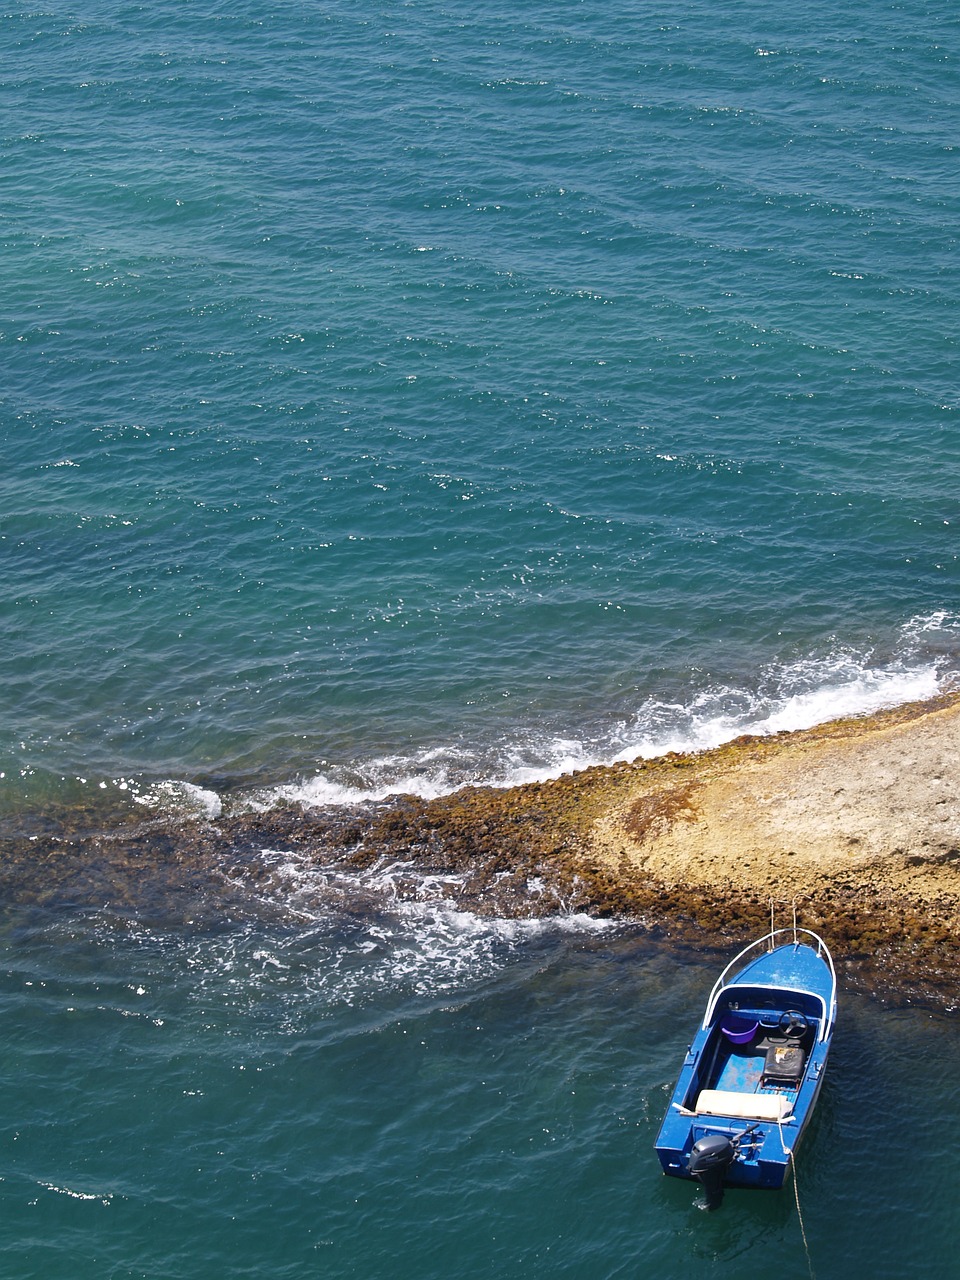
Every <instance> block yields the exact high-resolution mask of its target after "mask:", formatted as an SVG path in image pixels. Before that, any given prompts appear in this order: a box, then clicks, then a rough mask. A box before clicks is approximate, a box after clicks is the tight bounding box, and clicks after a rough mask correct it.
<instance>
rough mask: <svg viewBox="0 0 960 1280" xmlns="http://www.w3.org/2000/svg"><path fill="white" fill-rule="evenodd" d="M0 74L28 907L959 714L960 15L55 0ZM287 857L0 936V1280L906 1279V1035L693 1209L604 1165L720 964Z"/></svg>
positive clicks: (945, 1067) (6, 476)
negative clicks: (780, 1158)
mask: <svg viewBox="0 0 960 1280" xmlns="http://www.w3.org/2000/svg"><path fill="white" fill-rule="evenodd" d="M0 55H2V60H0V162H2V163H0V173H2V179H3V180H2V193H3V198H2V200H0V271H2V274H0V283H2V289H0V639H2V644H0V832H2V834H3V835H4V837H5V838H6V839H7V840H8V846H9V849H10V850H11V852H9V853H8V854H6V855H5V857H7V858H8V859H11V858H12V859H13V860H14V861H16V862H17V865H18V866H19V867H20V869H21V872H22V871H23V869H24V867H26V869H27V870H29V867H30V851H29V843H30V839H31V837H30V836H29V835H28V834H25V833H28V832H30V831H36V830H39V829H41V828H42V827H43V824H44V823H52V822H57V823H63V822H64V821H67V820H68V818H69V815H70V814H79V813H82V814H83V815H84V821H85V823H86V824H87V826H88V828H89V827H90V826H91V824H92V826H93V828H94V829H95V830H98V831H99V837H98V838H99V839H100V840H101V842H102V844H103V845H104V847H107V846H109V845H110V842H111V841H112V840H115V838H116V837H117V832H118V830H119V829H120V825H123V827H124V829H128V828H129V825H130V823H131V822H133V821H134V820H139V818H140V817H142V818H143V820H144V822H146V823H150V822H157V823H160V822H166V823H170V822H176V821H178V818H179V816H181V815H184V814H187V815H191V814H197V813H199V814H202V815H206V816H208V817H210V818H211V819H215V818H216V817H217V815H218V814H219V813H221V812H222V811H224V810H225V809H227V810H234V811H235V810H237V809H242V808H244V807H246V808H251V807H253V808H264V809H269V808H270V807H271V806H274V805H277V804H289V803H291V802H294V803H296V802H306V803H321V804H324V805H337V804H344V805H349V804H351V803H356V802H362V801H365V800H370V799H380V798H383V797H385V796H388V795H390V794H392V793H394V792H398V791H407V792H410V791H413V792H416V793H418V794H421V795H423V796H432V795H438V794H442V793H444V792H446V791H449V790H451V789H453V788H456V787H458V786H460V785H463V784H464V783H471V782H481V783H495V784H509V783H511V782H517V781H523V780H527V779H534V778H544V777H550V776H555V775H557V774H559V773H561V772H564V771H567V770H570V769H574V768H579V767H583V766H584V765H586V764H589V763H595V762H604V761H613V760H617V759H633V758H635V757H637V756H641V755H656V754H659V753H661V752H663V751H666V750H671V749H679V750H685V749H696V748H699V747H705V746H710V745H714V744H716V743H719V742H722V741H725V740H728V739H730V738H732V737H734V736H736V735H738V734H740V733H743V732H747V731H749V732H759V733H763V732H772V731H777V730H780V729H791V728H799V727H805V726H808V725H812V724H816V723H820V722H822V721H825V720H827V719H830V718H832V717H835V716H838V715H843V714H851V713H859V712H866V711H869V710H872V709H876V708H880V707H884V706H891V705H896V704H898V703H902V702H904V701H909V700H912V699H918V698H925V697H929V696H932V695H933V694H935V693H936V692H938V691H940V690H945V689H953V688H956V687H958V684H960V561H958V551H960V544H958V532H960V429H958V427H960V423H958V407H960V350H958V337H960V271H958V253H957V250H958V234H960V230H958V229H960V168H958V166H960V16H958V13H957V10H956V7H955V6H954V5H950V4H948V3H946V0H902V2H898V3H890V2H887V0H882V2H881V3H877V4H870V5H863V4H860V3H858V4H853V3H851V2H850V0H840V2H839V3H836V2H834V3H830V4H827V3H824V2H823V0H798V3H796V4H792V5H789V6H772V5H769V4H760V3H751V2H749V0H748V2H746V3H743V4H735V5H726V6H720V5H717V4H710V3H706V0H700V2H693V0H681V2H680V3H679V4H677V5H674V6H659V7H658V6H654V5H650V4H644V3H638V2H637V0H609V2H608V3H605V4H602V5H592V6H588V5H585V4H582V3H578V2H577V0H552V2H548V0H528V3H526V4H524V5H522V6H516V5H507V4H505V3H503V2H502V0H472V3H471V4H469V5H467V4H464V3H459V2H458V0H446V2H441V0H409V2H407V3H401V2H399V0H380V2H379V3H375V2H374V0H315V2H310V0H276V2H275V3H273V4H271V5H262V4H255V3H252V2H251V0H234V3H232V4H230V5H223V4H219V3H215V2H214V0H211V2H210V3H207V4H189V5H186V4H175V3H171V0H155V3H153V4H150V5H138V4H132V3H121V2H119V0H84V2H83V3H82V4H76V5H74V6H70V5H67V4H60V3H42V4H40V5H37V6H23V5H15V6H12V7H11V6H8V7H7V8H6V9H5V10H4V11H3V12H2V14H0ZM64 815H67V818H65V816H64ZM97 824H99V827H97ZM118 824H120V825H118ZM91 856H92V855H91ZM144 856H148V857H149V856H152V855H150V853H149V850H148V852H147V854H145V855H144ZM282 856H283V851H282V850H279V851H278V850H264V858H265V859H271V858H273V859H276V858H278V857H282ZM155 857H156V858H157V860H161V859H162V857H163V851H162V848H161V845H160V842H158V844H157V848H156V852H155ZM310 874H311V873H310V871H309V869H308V868H302V867H301V868H295V869H294V870H293V871H291V872H290V874H289V876H288V878H287V879H288V886H289V895H288V897H287V898H286V899H285V900H283V901H278V900H277V898H276V895H274V896H273V897H272V898H271V899H270V900H269V901H267V899H266V897H265V898H264V900H263V902H262V903H258V902H257V901H256V900H255V898H254V899H253V900H251V901H250V903H249V907H248V910H247V911H246V912H245V913H244V914H243V918H239V917H238V916H236V915H235V914H234V915H228V914H226V913H225V915H224V919H223V921H222V923H220V924H217V923H216V922H215V920H216V904H215V903H214V904H212V907H211V904H208V907H210V909H209V910H208V911H207V912H206V913H205V915H204V921H203V923H202V925H201V924H200V923H199V922H198V923H197V924H196V925H195V926H193V927H191V924H190V922H189V921H184V920H183V919H180V918H177V919H174V918H170V919H165V918H164V915H163V910H162V909H161V907H160V906H158V904H157V903H154V902H149V901H146V900H145V901H144V902H143V903H142V904H141V907H142V909H136V908H134V909H131V908H130V906H129V904H127V905H125V906H124V908H123V909H122V910H121V909H120V908H119V907H118V906H117V904H116V903H111V902H110V901H105V902H104V903H103V905H102V907H99V908H97V909H91V908H90V906H89V903H85V904H84V905H83V906H82V907H80V906H78V903H77V901H74V900H73V899H72V898H71V893H70V892H69V886H66V887H64V886H60V887H58V888H57V891H56V892H55V893H51V892H44V885H43V882H42V881H43V878H42V876H40V875H38V876H37V885H36V894H35V900H30V897H29V895H28V896H27V898H26V899H24V895H23V894H20V895H18V896H17V897H16V900H12V899H11V900H10V901H9V902H5V903H3V904H2V911H0V946H2V951H3V963H2V964H0V1001H2V1004H3V1012H4V1019H3V1029H4V1035H3V1037H2V1040H0V1044H2V1051H0V1063H2V1066H0V1071H2V1079H3V1083H4V1089H3V1096H4V1099H5V1103H4V1106H3V1109H2V1112H0V1152H2V1159H0V1242H2V1246H3V1249H2V1253H0V1259H2V1261H0V1276H4V1277H5V1276H9V1277H11V1280H13V1278H17V1280H21V1278H26V1277H34V1276H36V1277H43V1278H44V1280H55V1278H57V1277H64V1278H65V1280H66V1278H67V1277H69V1278H70V1280H86V1278H87V1277H90V1278H91V1280H93V1278H97V1280H107V1278H109V1280H119V1278H121V1277H149V1278H150V1280H160V1278H164V1280H166V1278H167V1277H170V1278H171V1280H173V1278H174V1277H176V1280H194V1278H196V1280H208V1278H210V1277H258V1278H259V1277H271V1278H276V1280H283V1278H286V1277H291V1278H293V1277H297V1278H299V1277H306V1276H314V1275H316V1276H329V1277H340V1276H343V1277H347V1276H351V1277H352V1276H356V1277H364V1278H367V1280H373V1278H377V1280H379V1278H380V1277H385V1278H386V1277H390V1278H392V1277H397V1278H398V1280H400V1278H406V1277H419V1278H423V1280H427V1278H433V1277H437V1278H438V1280H439V1278H440V1277H443V1278H444V1280H448V1278H449V1277H458V1278H467V1277H487V1276H501V1275H517V1276H521V1275H522V1276H525V1277H555V1276H564V1277H571V1278H573V1277H576V1278H578V1280H579V1278H580V1277H583V1278H584V1280H595V1278H597V1277H611V1278H612V1277H628V1276H629V1277H637V1276H644V1275H648V1274H649V1275H656V1276H657V1277H658V1280H674V1278H677V1280H679V1278H680V1277H683V1278H684V1280H688V1278H690V1280H696V1278H697V1277H723V1278H724V1280H727V1278H729V1280H735V1278H739V1277H747V1276H750V1277H752V1276H754V1275H756V1274H757V1271H758V1269H761V1268H762V1269H763V1270H770V1271H771V1272H773V1273H774V1274H776V1275H777V1276H779V1277H783V1278H784V1280H790V1278H791V1277H805V1276H810V1275H812V1274H814V1273H815V1274H816V1276H817V1277H819V1278H820V1280H826V1278H828V1277H841V1276H842V1277H847V1276H849V1275H850V1274H853V1273H852V1272H851V1267H852V1266H853V1265H854V1260H855V1262H856V1267H857V1268H858V1271H857V1273H858V1274H864V1275H868V1274H869V1275H871V1276H872V1277H875V1278H876V1277H890V1278H891V1280H895V1278H896V1280H899V1278H901V1277H904V1276H907V1275H922V1276H924V1277H931V1278H936V1277H941V1276H942V1277H952V1276H953V1275H955V1270H954V1268H955V1266H956V1247H955V1239H956V1235H957V1231H958V1229H960V1209H958V1208H957V1205H958V1203H960V1196H958V1192H960V1160H958V1158H957V1151H956V1149H955V1140H954V1137H953V1135H954V1134H955V1133H956V1132H957V1130H958V1126H960V1093H958V1085H957V1083H956V1070H955V1064H956V1061H957V1056H958V1051H960V1023H958V1021H957V1018H956V1016H955V1015H953V1014H950V1013H937V1014H934V1013H932V1012H931V1011H926V1010H922V1009H916V1008H907V1007H902V1005H901V1004H900V1003H899V1002H898V1001H897V999H896V995H895V993H893V992H891V993H890V994H889V998H888V999H874V1000H870V999H867V998H866V997H865V996H862V995H855V994H853V993H852V992H851V991H849V990H846V989H845V988H844V989H842V990H841V1001H840V1020H839V1028H838V1032H837V1037H836V1043H835V1049H834V1054H833V1058H832V1061H831V1073H830V1076H829V1078H828V1080H827V1084H826V1086H825V1089H824V1093H823V1098H822V1101H821V1105H820V1109H819V1114H818V1117H817V1120H816V1124H815V1127H814V1129H813V1131H812V1132H811V1134H810V1136H809V1137H808V1139H807V1140H806V1143H805V1146H804V1149H803V1152H802V1154H801V1159H800V1162H799V1166H798V1182H797V1188H796V1192H797V1194H796V1196H794V1194H793V1192H792V1191H790V1190H787V1191H786V1192H784V1193H781V1194H774V1195H769V1196H765V1195H754V1196H750V1195H749V1194H747V1193H739V1194H736V1193H729V1194H728V1197H727V1200H726V1201H725V1204H724V1207H723V1209H722V1210H721V1211H720V1212H718V1213H715V1214H707V1213H704V1212H702V1211H701V1210H700V1209H699V1208H698V1199H697V1195H696V1191H695V1189H693V1188H692V1187H691V1186H689V1185H687V1184H684V1183H672V1182H670V1183H668V1182H667V1181H665V1180H664V1179H662V1178H661V1176H660V1174H659V1170H658V1166H657V1164H656V1161H655V1159H654V1158H653V1154H652V1150H651V1144H652V1142H653V1138H654V1136H655V1133H656V1129H657V1127H658V1124H659V1120H660V1116H661V1114H662V1111H663V1109H664V1107H665V1105H666V1100H667V1092H668V1090H669V1088H670V1086H671V1085H672V1083H673V1079H674V1076H675V1074H676V1071H677V1070H678V1066H679V1060H680V1056H681V1054H682V1052H683V1050H684V1049H685V1047H686V1044H687V1042H688V1040H689V1037H690V1033H691V1030H692V1026H693V1024H694V1023H695V1021H696V1018H697V1016H698V1012H699V1009H700V1006H701V1005H702V1002H703V1000H704V999H705V996H706V993H707V991H708V990H709V987H710V985H711V982H712V978H713V975H714V973H715V970H716V968H717V965H718V964H720V963H721V962H722V959H723V958H722V957H719V956H711V955H704V954H702V953H696V954H694V953H690V952H682V951H675V950H668V949H666V948H665V947H664V946H663V945H662V944H660V943H657V941H656V940H655V939H654V938H653V937H652V936H650V935H647V934H645V933H644V932H643V930H642V929H641V928H640V927H639V926H635V925H631V924H630V923H629V922H625V923H621V924H618V925H615V926H614V925H610V924H601V923H600V922H597V921H591V920H589V919H586V918H585V917H579V916H570V917H563V918H559V919H554V920H546V921H532V920H531V921H522V922H519V921H507V920H489V919H488V920H480V919H477V918H474V917H472V916H468V915H465V914H463V913H460V912H457V911H455V910H454V909H453V908H452V907H451V906H450V904H449V903H448V902H447V901H446V900H445V898H444V895H443V887H442V885H436V884H427V883H425V884H424V887H423V894H422V901H421V902H420V903H417V904H410V903H403V904H401V903H398V902H396V901H394V899H393V898H392V896H391V891H390V881H389V877H386V878H382V879H381V880H379V881H376V882H374V881H373V880H372V879H371V880H370V881H368V882H367V883H358V885H357V886H356V896H355V898H353V899H351V898H350V895H349V894H347V895H346V896H345V898H344V905H343V907H342V910H340V909H334V908H333V907H332V906H331V907H327V908H325V909H323V910H319V909H318V908H317V907H316V898H315V896H314V895H311V893H310V892H309V881H310ZM298 876H299V877H301V881H298V879H297V877H298ZM360 879H361V880H362V877H360ZM301 882H302V883H301ZM298 884H300V888H298ZM211 920H213V921H214V923H211ZM842 977H843V974H842V973H841V978H842ZM798 1202H799V1212H798Z"/></svg>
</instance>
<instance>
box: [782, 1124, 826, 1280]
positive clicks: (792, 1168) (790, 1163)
mask: <svg viewBox="0 0 960 1280" xmlns="http://www.w3.org/2000/svg"><path fill="white" fill-rule="evenodd" d="M777 1131H778V1133H779V1134H780V1146H781V1147H782V1148H783V1154H784V1155H785V1156H786V1157H787V1169H788V1170H789V1172H790V1173H791V1174H792V1175H793V1198H794V1200H796V1202H797V1221H798V1222H799V1223H800V1238H801V1239H802V1240H803V1250H804V1253H806V1255H807V1270H808V1271H809V1272H810V1280H817V1278H816V1276H815V1275H814V1272H813V1259H812V1258H811V1257H810V1243H809V1241H808V1240H807V1229H806V1227H805V1226H804V1225H803V1213H802V1212H801V1209H800V1188H799V1187H798V1186H797V1162H796V1161H795V1160H794V1158H793V1152H792V1151H788V1150H787V1144H786V1143H785V1142H784V1140H783V1126H782V1125H780V1124H778V1125H777Z"/></svg>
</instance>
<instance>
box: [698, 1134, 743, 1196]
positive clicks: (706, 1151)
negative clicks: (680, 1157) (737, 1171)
mask: <svg viewBox="0 0 960 1280" xmlns="http://www.w3.org/2000/svg"><path fill="white" fill-rule="evenodd" d="M735 1154H736V1148H735V1147H734V1144H733V1142H732V1141H731V1139H730V1138H728V1137H726V1136H725V1135H724V1134H722V1133H708V1134H705V1135H704V1136H703V1137H702V1138H698V1139H697V1140H696V1142H695V1143H694V1144H693V1146H692V1147H691V1148H690V1155H689V1156H688V1157H687V1173H689V1174H690V1177H691V1178H696V1179H697V1181H698V1182H699V1183H701V1184H702V1186H703V1193H704V1196H705V1197H706V1202H707V1205H706V1207H707V1208H708V1209H717V1208H719V1206H720V1202H721V1200H722V1199H723V1180H724V1178H725V1177H726V1176H727V1170H728V1169H729V1168H730V1165H731V1163H732V1162H733V1157H734V1155H735Z"/></svg>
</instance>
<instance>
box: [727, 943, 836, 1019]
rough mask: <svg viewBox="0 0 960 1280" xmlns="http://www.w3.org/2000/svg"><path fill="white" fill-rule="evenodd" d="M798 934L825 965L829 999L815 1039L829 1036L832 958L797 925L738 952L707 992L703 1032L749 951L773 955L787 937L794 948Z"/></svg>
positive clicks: (832, 1005) (833, 1009)
mask: <svg viewBox="0 0 960 1280" xmlns="http://www.w3.org/2000/svg"><path fill="white" fill-rule="evenodd" d="M799 934H803V935H804V936H805V938H811V939H812V940H813V942H814V943H815V944H816V951H817V955H818V956H819V957H820V958H821V959H822V960H823V961H824V963H825V964H826V965H827V968H828V969H829V970H830V998H829V1000H828V1001H827V1005H826V1008H825V1013H826V1017H825V1018H824V1019H823V1021H822V1023H821V1026H820V1034H819V1036H818V1039H820V1040H825V1039H826V1038H827V1035H828V1033H829V1030H830V1026H831V1025H832V1023H833V1020H834V1017H835V1016H836V1008H837V971H836V969H835V968H834V967H833V956H832V955H831V954H830V948H829V947H828V946H827V944H826V943H825V942H824V940H823V939H822V938H821V937H820V935H819V934H818V933H814V932H813V930H812V929H798V928H797V926H796V925H794V926H793V927H792V928H788V929H771V930H770V932H769V933H766V934H764V936H763V937H762V938H757V939H756V940H755V941H754V942H751V943H749V944H748V945H747V946H745V947H744V948H743V950H742V951H740V952H738V954H737V955H735V956H734V957H733V959H732V960H731V961H730V963H729V964H728V965H727V967H726V968H725V969H724V971H723V973H721V975H720V977H719V978H718V979H717V980H716V982H715V983H714V984H713V989H712V990H711V992H710V998H709V1000H708V1001H707V1015H706V1017H705V1018H704V1022H703V1025H704V1027H705V1028H706V1027H707V1025H708V1024H709V1020H710V1015H711V1014H712V1012H713V1010H714V1008H715V1007H716V1003H717V997H718V996H719V995H720V993H721V992H722V991H723V989H724V988H725V987H728V986H730V982H729V976H730V973H731V971H733V970H736V971H737V972H739V970H740V968H742V962H743V961H744V959H745V958H746V957H747V956H748V955H750V953H751V951H759V950H760V949H761V948H762V947H766V948H767V950H768V951H772V950H773V949H774V946H775V945H776V946H783V945H784V942H785V941H786V935H789V936H790V937H791V938H792V939H793V941H794V943H796V945H797V946H800V945H801V943H800V938H799V937H798V935H799ZM777 938H780V939H781V941H780V942H779V943H778V942H776V939H777ZM805 945H807V946H809V945H810V944H809V943H805Z"/></svg>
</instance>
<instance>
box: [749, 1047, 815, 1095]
mask: <svg viewBox="0 0 960 1280" xmlns="http://www.w3.org/2000/svg"><path fill="white" fill-rule="evenodd" d="M763 1048H764V1049H765V1051H766V1056H765V1058H764V1062H763V1072H762V1075H761V1080H760V1083H761V1084H774V1085H777V1084H780V1085H793V1086H796V1085H798V1084H799V1083H800V1078H801V1077H802V1075H803V1065H804V1062H805V1061H806V1056H807V1055H806V1054H805V1053H804V1050H803V1045H802V1044H801V1043H800V1041H799V1040H782V1041H780V1042H779V1043H777V1042H776V1041H774V1042H773V1043H771V1042H769V1041H768V1042H767V1043H766V1044H765V1045H764V1046H763Z"/></svg>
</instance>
